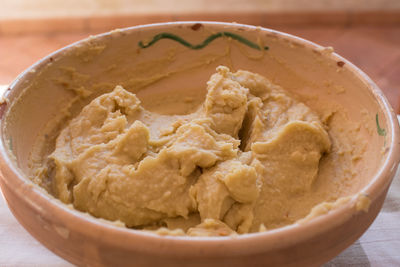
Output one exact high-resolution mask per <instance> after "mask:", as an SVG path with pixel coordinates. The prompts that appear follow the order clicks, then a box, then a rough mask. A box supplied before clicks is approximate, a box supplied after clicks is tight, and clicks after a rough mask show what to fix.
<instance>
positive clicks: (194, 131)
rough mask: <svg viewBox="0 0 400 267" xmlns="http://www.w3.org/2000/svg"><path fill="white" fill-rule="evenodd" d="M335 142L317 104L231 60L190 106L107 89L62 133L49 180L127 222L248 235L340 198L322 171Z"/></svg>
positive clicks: (86, 205) (58, 192)
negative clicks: (188, 109)
mask: <svg viewBox="0 0 400 267" xmlns="http://www.w3.org/2000/svg"><path fill="white" fill-rule="evenodd" d="M331 146H332V144H331V138H330V136H329V135H328V132H327V127H326V126H325V125H324V124H323V123H322V122H321V121H320V119H319V117H318V116H317V114H316V113H314V112H313V111H312V110H310V108H308V107H307V106H306V105H305V104H303V103H302V102H300V101H298V100H296V99H295V98H294V97H292V96H290V94H289V93H288V92H286V91H285V90H284V89H282V88H281V87H279V86H277V85H274V84H273V83H271V82H270V81H269V80H268V79H266V78H264V77H262V76H260V75H258V74H254V73H251V72H248V71H237V72H236V73H231V72H230V70H229V69H228V68H227V67H224V66H220V67H218V68H217V72H216V73H215V74H213V75H212V76H211V78H210V80H209V81H208V83H207V94H206V97H205V101H204V103H203V104H202V105H200V106H199V107H198V108H197V110H196V111H194V112H192V113H189V114H184V115H162V114H159V113H155V112H151V111H149V110H146V109H145V108H144V107H143V106H142V105H141V101H140V100H139V99H138V97H137V96H136V95H135V94H133V93H130V92H128V91H126V90H125V89H124V88H122V87H121V86H117V87H115V89H114V90H113V91H112V92H110V93H107V94H104V95H101V96H99V97H97V98H95V99H94V100H93V101H92V102H91V103H89V104H88V105H87V106H85V107H84V108H83V109H82V111H81V112H80V114H79V115H78V116H76V117H75V118H73V119H72V120H71V121H70V122H69V123H68V124H67V126H66V127H65V128H64V129H63V130H62V131H61V132H60V134H59V135H58V137H57V139H56V145H55V149H54V151H53V152H52V153H51V154H50V155H49V156H48V160H47V163H46V164H45V165H46V166H45V171H41V172H40V176H41V177H40V179H42V180H44V179H48V180H49V181H50V184H51V185H50V189H49V191H50V192H51V193H52V194H53V195H54V196H56V197H57V198H59V199H60V200H61V201H62V202H64V203H67V204H72V205H73V206H74V207H75V208H76V209H78V210H80V211H84V212H88V213H90V214H91V215H93V216H95V217H99V218H104V219H107V220H111V221H117V220H119V221H121V222H123V223H124V224H125V225H126V226H127V227H131V228H136V229H144V230H152V231H157V232H159V233H160V234H168V233H171V234H187V235H192V236H221V235H232V234H236V233H239V234H243V233H251V232H258V231H265V230H268V229H273V228H276V227H281V226H284V225H287V224H291V223H294V222H296V221H297V220H299V219H301V218H304V217H305V216H306V215H307V214H308V213H309V212H310V210H311V208H312V207H313V206H315V205H316V204H319V203H321V202H323V201H327V200H331V198H332V195H331V196H329V194H327V193H326V192H329V186H322V185H323V184H324V182H323V179H324V177H323V176H320V175H319V166H320V165H321V164H322V163H321V162H322V161H323V159H324V158H325V157H327V155H329V153H330V151H331ZM325 165H329V164H325ZM330 165H332V164H330ZM330 165H329V166H330ZM321 184H322V185H321ZM320 188H322V189H321V190H320ZM333 198H334V199H336V198H335V196H333Z"/></svg>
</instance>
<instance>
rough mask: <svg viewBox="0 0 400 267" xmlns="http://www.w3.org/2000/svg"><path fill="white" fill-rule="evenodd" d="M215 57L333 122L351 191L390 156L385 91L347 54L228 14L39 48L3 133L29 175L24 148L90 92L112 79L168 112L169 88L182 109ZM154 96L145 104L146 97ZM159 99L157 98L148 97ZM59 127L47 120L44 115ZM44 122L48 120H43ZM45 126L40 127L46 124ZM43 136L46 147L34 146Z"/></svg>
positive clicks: (29, 151) (38, 153)
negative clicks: (226, 18)
mask: <svg viewBox="0 0 400 267" xmlns="http://www.w3.org/2000/svg"><path fill="white" fill-rule="evenodd" d="M218 65H226V66H228V67H229V68H230V69H231V70H232V71H236V70H239V69H243V70H249V71H252V72H256V73H259V74H261V75H263V76H265V77H267V78H269V79H270V80H271V81H272V82H274V83H276V84H278V85H280V86H282V87H283V88H285V89H287V90H288V91H290V92H291V93H292V94H293V95H294V96H295V97H297V98H299V99H300V100H302V101H303V102H305V103H306V104H307V105H308V106H310V107H311V108H312V109H313V110H315V111H316V112H317V113H318V114H319V116H320V117H321V119H322V120H324V121H325V122H326V123H328V124H329V127H330V134H331V136H334V137H335V138H336V140H339V141H340V142H343V143H344V144H345V146H342V147H341V148H340V149H342V150H343V151H337V152H338V153H345V154H346V153H347V154H346V155H348V157H351V158H350V160H349V162H351V164H352V168H351V170H350V168H349V173H348V175H349V177H350V176H351V177H353V178H352V179H351V181H352V182H351V184H350V183H349V185H348V188H349V191H347V192H346V193H344V192H343V193H341V192H339V196H342V195H340V194H343V195H348V194H354V193H356V192H359V191H360V190H361V189H362V188H364V187H365V186H366V185H367V184H368V183H369V182H370V181H371V180H372V179H373V178H374V175H375V174H376V172H377V170H378V169H379V168H380V167H381V165H382V163H383V162H385V160H386V158H387V153H385V151H386V150H387V148H388V147H389V145H390V142H391V140H392V135H393V133H392V131H391V130H390V129H391V127H390V124H389V121H390V117H389V115H388V110H387V109H385V105H384V103H383V102H382V98H379V97H378V98H377V97H376V96H378V95H380V94H381V92H380V91H379V90H377V89H375V86H374V85H373V84H371V82H370V81H369V79H368V78H367V77H366V76H364V74H362V73H361V72H360V71H358V70H357V69H356V68H355V67H354V66H353V65H352V64H351V63H350V62H348V61H346V60H345V59H343V58H341V57H339V56H337V55H336V54H334V53H333V52H332V50H331V49H330V48H324V47H320V46H317V45H315V44H312V43H310V42H308V41H305V40H302V39H300V38H297V37H293V36H289V35H285V34H282V33H278V32H274V31H271V30H266V29H261V28H257V27H251V26H245V25H237V24H224V23H201V24H200V23H193V22H188V23H170V24H160V25H152V26H142V27H134V28H128V29H125V30H116V31H113V32H110V33H106V34H103V35H99V36H96V37H89V38H88V39H86V40H83V41H81V42H78V43H75V44H73V45H70V46H69V47H66V48H64V49H62V50H60V51H57V52H55V53H54V54H52V55H50V56H48V57H46V58H44V59H43V60H42V61H40V62H39V63H38V64H36V65H34V66H32V67H31V68H30V69H28V70H27V71H26V72H25V73H24V74H22V75H21V76H20V77H19V78H18V79H17V80H16V81H15V82H14V83H13V84H12V86H11V87H12V90H11V91H9V92H8V93H7V94H6V97H7V98H8V100H9V104H8V107H7V112H6V113H5V116H6V117H5V119H4V120H3V123H2V131H3V142H4V143H5V144H6V145H7V147H8V148H9V152H10V155H13V156H12V157H10V158H11V159H13V161H14V165H15V166H17V167H18V168H19V170H20V171H21V172H22V173H23V174H24V175H26V176H27V177H28V176H29V175H30V164H31V163H32V162H31V161H30V160H29V158H30V157H31V156H32V155H34V161H35V159H36V160H37V161H38V162H39V161H40V160H41V159H42V157H44V156H45V155H47V153H48V152H49V151H51V150H52V149H53V148H54V138H52V137H54V136H56V134H57V133H58V131H59V130H60V129H61V128H62V127H63V126H65V119H66V118H71V117H73V116H75V115H76V114H77V112H79V110H80V109H81V108H82V107H83V106H84V105H86V104H87V103H88V102H89V101H91V100H92V99H93V98H95V97H96V96H99V95H100V94H102V93H105V92H109V91H111V90H112V89H113V88H114V87H115V86H116V85H122V86H123V87H124V88H125V89H127V90H129V91H131V92H134V93H136V94H137V95H138V97H139V98H140V99H141V101H142V103H143V105H144V107H146V106H149V107H150V106H151V107H152V109H153V110H152V111H154V112H160V110H161V108H158V107H163V108H162V110H163V112H164V113H168V112H169V111H168V110H169V108H168V107H171V106H172V105H174V106H175V105H177V104H176V102H175V101H174V95H176V94H181V95H182V94H183V95H185V96H187V97H188V98H191V99H193V102H194V103H195V104H193V102H191V103H190V104H188V103H178V105H179V107H180V108H181V110H182V112H184V110H187V109H190V108H191V107H193V105H200V104H201V102H202V100H203V99H204V96H205V93H206V90H205V89H206V81H207V80H208V79H209V77H210V75H211V74H212V73H214V72H215V69H216V67H217V66H218ZM149 103H151V105H149ZM154 103H156V104H154ZM51 120H52V121H54V120H56V121H58V122H59V124H58V127H56V128H52V129H49V128H48V127H49V126H48V122H49V121H51ZM46 127H47V128H46ZM44 132H45V133H46V134H43V133H44ZM43 139H48V140H49V142H48V145H47V146H46V147H40V148H38V147H37V146H36V147H35V146H34V144H35V142H38V140H43Z"/></svg>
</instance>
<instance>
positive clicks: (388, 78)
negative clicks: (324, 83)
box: [0, 21, 400, 113]
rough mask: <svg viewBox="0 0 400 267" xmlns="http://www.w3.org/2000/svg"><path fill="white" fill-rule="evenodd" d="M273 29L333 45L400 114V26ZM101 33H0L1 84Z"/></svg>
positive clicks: (104, 25) (285, 27) (290, 27)
mask: <svg viewBox="0 0 400 267" xmlns="http://www.w3.org/2000/svg"><path fill="white" fill-rule="evenodd" d="M99 22H101V21H99ZM102 23H103V26H102V27H101V28H102V30H101V31H106V30H111V29H112V28H111V27H110V26H108V28H107V23H106V21H103V22H102ZM65 24H66V25H68V23H65ZM113 26H115V25H113ZM273 28H274V29H276V30H280V31H283V32H287V33H291V34H294V35H297V36H300V37H303V38H305V39H308V40H311V41H314V42H316V43H318V44H321V45H324V46H332V47H333V48H334V49H335V51H336V52H337V53H339V54H340V55H342V56H343V57H345V58H347V59H349V60H350V61H351V62H353V63H354V64H355V65H357V66H358V67H360V68H361V69H362V70H363V71H364V72H365V73H367V75H369V76H370V77H371V78H372V79H373V80H374V81H375V82H376V83H377V84H378V86H379V87H380V88H381V89H382V90H383V91H384V93H385V94H386V96H387V98H388V99H389V101H390V103H391V104H392V106H393V108H394V110H395V111H396V112H397V113H400V26H398V25H381V26H373V25H358V26H346V25H341V26H326V25H325V26H312V25H309V26H306V25H303V26H294V25H276V26H274V27H273ZM101 31H100V30H95V29H92V30H90V31H82V30H76V31H71V32H63V33H54V32H53V33H52V32H48V33H36V34H34V33H31V34H8V35H7V34H3V35H1V34H0V58H1V60H0V84H8V83H10V82H11V81H12V80H13V79H15V77H16V76H17V75H18V74H19V73H20V72H21V71H23V70H24V69H26V68H27V67H29V66H30V65H31V64H33V63H34V62H36V61H37V60H39V59H40V58H42V57H43V56H45V55H47V54H49V53H51V52H53V51H55V50H57V49H59V48H61V47H63V46H65V45H68V44H70V43H72V42H75V41H78V40H80V39H82V38H85V37H87V36H88V35H91V34H97V33H100V32H101Z"/></svg>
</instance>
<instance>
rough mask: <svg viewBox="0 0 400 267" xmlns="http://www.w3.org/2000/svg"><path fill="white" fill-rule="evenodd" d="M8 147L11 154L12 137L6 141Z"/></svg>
mask: <svg viewBox="0 0 400 267" xmlns="http://www.w3.org/2000/svg"><path fill="white" fill-rule="evenodd" d="M8 147H9V149H10V151H11V152H13V143H12V137H11V136H10V139H9V140H8Z"/></svg>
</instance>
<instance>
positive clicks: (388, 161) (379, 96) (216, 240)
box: [0, 21, 400, 257]
mask: <svg viewBox="0 0 400 267" xmlns="http://www.w3.org/2000/svg"><path fill="white" fill-rule="evenodd" d="M196 23H201V24H203V25H207V26H211V27H232V28H233V29H234V28H239V27H242V28H246V29H251V30H256V29H257V30H260V31H263V32H265V33H269V34H274V35H277V36H279V37H281V38H283V39H286V40H289V41H291V42H294V43H296V44H302V45H304V46H306V47H307V48H310V49H313V50H316V49H323V48H324V47H323V46H320V45H318V44H315V43H313V42H311V41H308V40H305V39H303V38H300V37H297V36H294V35H291V34H287V33H283V32H280V31H276V30H273V29H269V28H265V27H258V26H252V25H246V24H238V23H226V22H213V21H179V22H167V23H154V24H147V25H138V26H133V27H127V28H124V29H120V30H118V31H122V32H126V33H128V34H129V33H130V32H131V31H137V30H146V29H155V28H169V27H174V26H178V25H192V24H196ZM113 32H114V31H110V32H106V33H101V34H98V35H95V36H93V37H92V36H90V37H89V38H86V39H82V40H79V41H77V42H74V43H72V44H70V45H68V46H65V47H63V48H61V49H59V50H57V51H55V52H53V53H51V54H49V55H47V56H45V57H43V58H42V59H41V60H39V61H38V62H36V63H35V64H33V65H32V66H30V67H29V68H27V69H26V70H25V71H24V72H22V73H21V74H20V75H19V76H18V77H17V78H16V79H15V80H14V81H13V82H12V83H11V84H10V85H9V90H7V92H6V93H5V95H4V96H5V97H7V96H9V95H10V94H13V92H14V89H15V88H16V87H18V86H19V84H20V83H21V82H22V80H24V79H25V78H26V76H28V75H30V74H31V72H32V70H37V69H40V68H42V67H43V66H44V65H46V64H47V63H48V62H49V61H52V60H53V59H56V58H57V57H60V56H62V55H63V53H64V52H65V51H67V50H69V49H74V47H75V46H78V45H81V44H84V43H85V42H87V41H88V40H93V39H96V40H101V39H102V38H107V37H108V36H110V35H111V34H112V33H113ZM328 57H330V58H331V59H333V60H336V61H342V62H344V63H345V66H344V67H346V68H348V69H349V70H350V71H351V72H352V73H353V74H355V75H356V76H358V78H359V79H360V80H361V81H362V82H364V83H365V84H366V85H367V87H368V91H370V92H371V93H372V94H373V96H374V97H375V99H376V101H377V102H378V104H379V106H380V108H381V110H382V112H383V114H384V116H385V119H386V121H387V125H388V127H387V128H388V129H387V131H388V133H390V134H389V136H390V137H391V138H390V140H388V141H387V145H388V150H387V151H386V153H387V156H386V158H385V160H384V162H383V163H381V165H380V167H379V169H378V170H377V171H376V172H375V175H374V177H373V178H372V179H371V180H370V182H369V183H368V184H367V185H366V186H365V187H363V189H362V190H361V192H363V193H365V194H367V195H368V196H370V197H371V198H373V197H376V196H378V195H379V194H380V193H382V191H383V190H384V189H385V188H386V186H388V184H390V182H391V180H392V178H393V175H394V172H395V170H396V168H397V166H398V163H399V160H400V143H399V141H398V140H400V139H399V138H400V130H399V125H398V121H397V117H396V115H395V114H394V112H393V110H392V109H391V107H390V104H389V102H388V100H387V99H386V97H385V96H384V94H383V93H382V91H381V90H380V89H379V87H378V86H377V85H376V84H375V83H374V82H373V81H372V80H371V79H370V78H369V77H368V76H367V75H366V74H365V73H364V72H363V71H361V70H360V69H359V68H358V67H356V66H355V65H353V64H352V63H351V62H349V61H348V60H346V59H345V58H343V57H341V56H339V55H338V54H336V53H330V54H329V55H328ZM8 108H9V105H7V107H6V112H5V113H7V110H8ZM4 117H5V116H2V118H1V121H0V127H1V130H0V131H1V136H2V137H1V141H0V155H1V159H0V167H1V168H0V169H1V171H2V173H3V174H4V173H5V174H12V175H10V176H9V177H6V176H4V175H3V176H2V177H1V178H0V179H3V180H4V182H5V184H7V185H9V186H12V187H13V188H15V192H16V194H18V196H19V198H21V199H22V200H23V201H25V202H26V203H28V204H29V206H30V207H31V208H32V209H34V210H36V212H38V213H39V214H40V213H42V212H43V207H44V208H45V209H47V210H48V211H49V212H50V214H57V216H60V217H63V218H64V221H65V227H66V228H67V229H70V228H72V229H73V230H74V231H78V232H80V233H82V234H85V235H87V236H90V237H91V238H94V239H96V238H98V237H99V236H100V235H101V236H103V238H102V240H105V239H106V237H107V236H109V237H110V238H108V241H109V243H110V244H112V245H114V246H117V247H122V246H123V244H126V243H129V244H138V245H135V246H136V249H138V250H141V251H142V252H143V253H151V254H155V253H156V254H159V255H167V254H168V253H169V252H168V251H169V249H168V248H170V247H171V246H179V254H182V255H186V256H191V257H195V256H198V253H197V251H198V250H199V249H201V250H202V251H207V255H208V256H210V255H211V256H219V255H223V254H226V253H228V251H230V252H234V253H236V255H242V254H248V251H252V253H257V252H261V251H265V250H267V249H272V248H273V249H276V248H280V247H286V246H289V245H291V244H294V243H297V242H300V241H301V240H305V239H308V238H310V237H312V236H315V235H318V234H320V233H322V232H325V231H328V230H329V229H332V228H333V227H335V226H338V225H340V224H343V223H344V222H345V221H347V220H349V219H350V218H351V217H352V216H354V214H355V212H356V211H355V209H354V203H355V202H356V201H357V200H356V196H353V197H352V199H351V201H350V202H348V203H346V204H344V205H343V206H341V207H339V208H336V209H333V210H331V211H330V212H328V213H327V214H324V215H320V216H318V217H316V218H313V219H312V220H310V221H307V222H305V223H302V224H298V223H295V224H291V225H287V226H284V227H281V228H277V229H273V230H269V231H267V232H262V233H252V234H244V235H238V236H233V237H188V236H160V235H157V234H154V233H148V232H145V231H142V230H133V229H128V228H125V227H118V226H115V225H112V223H107V222H106V223H104V222H103V221H105V220H99V219H97V218H94V217H92V216H83V213H82V212H80V211H77V210H74V209H70V208H69V207H68V206H67V205H65V204H63V203H62V202H61V201H59V200H58V199H56V198H55V197H53V196H50V195H49V194H48V193H46V192H44V191H45V190H44V189H41V188H39V186H38V185H36V184H34V183H33V182H32V181H30V180H29V178H27V177H26V175H25V174H24V173H23V172H22V171H21V170H20V169H19V168H18V167H17V166H16V163H15V162H13V160H11V158H12V157H11V155H10V152H9V150H8V148H7V141H6V140H5V137H4V132H5V127H4V123H3V118H4ZM396 140H397V141H396ZM12 176H14V177H17V179H14V177H12ZM32 185H34V186H32ZM373 200H374V199H372V201H373ZM328 222H329V223H328ZM68 227H70V228H68ZM87 227H90V228H91V231H87V230H86V229H87ZM294 236H295V238H293V237H294ZM244 241H246V246H247V248H246V249H244V247H243V242H244ZM145 243H146V244H149V246H146V245H144V244H145ZM154 244H157V246H158V247H159V248H160V249H159V250H156V251H155V250H154ZM196 248H197V249H196Z"/></svg>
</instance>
